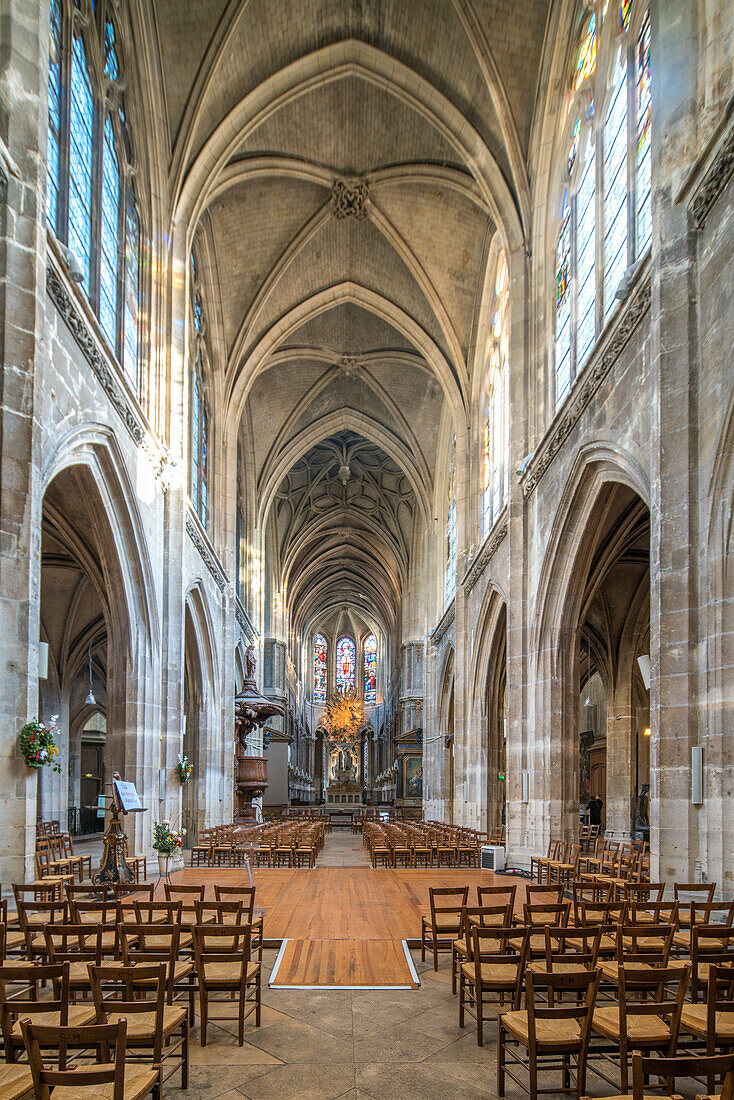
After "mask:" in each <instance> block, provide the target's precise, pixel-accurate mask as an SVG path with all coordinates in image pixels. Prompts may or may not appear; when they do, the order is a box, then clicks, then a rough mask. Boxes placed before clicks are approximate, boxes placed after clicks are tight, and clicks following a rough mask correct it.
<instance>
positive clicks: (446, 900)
mask: <svg viewBox="0 0 734 1100" xmlns="http://www.w3.org/2000/svg"><path fill="white" fill-rule="evenodd" d="M643 885H647V886H648V889H647V893H646V896H643V893H644V892H643V890H642V886H643ZM678 886H679V889H678V891H677V894H679V895H680V896H682V895H683V894H684V893H685V891H686V884H678ZM574 887H575V890H574V897H573V909H572V901H571V900H569V899H565V898H564V897H563V889H562V887H557V888H556V887H550V886H546V885H543V886H528V887H527V898H526V901H525V904H524V905H523V910H522V915H521V916H520V915H519V914H518V913H516V894H517V887H516V886H515V885H514V884H513V885H509V886H495V887H482V886H478V887H477V902H478V905H477V906H473V907H472V906H469V904H468V894H469V887H468V886H466V887H463V888H460V889H450V888H434V889H431V890H430V891H429V901H430V913H429V914H426V915H424V917H423V919H422V927H421V950H422V956H423V958H425V951H426V949H427V948H428V949H432V950H433V953H434V967H437V952H438V950H441V949H446V945H447V943H448V946H449V949H450V950H451V952H452V988H453V991H454V992H456V991H457V978H458V992H459V1022H460V1026H462V1027H463V1026H464V1023H465V1015H467V1014H468V1015H470V1016H473V1017H474V1018H475V1019H476V1021H477V1042H478V1043H479V1044H480V1045H481V1044H482V1041H483V1033H484V1021H485V1016H486V1012H485V1009H486V1008H487V1007H488V1006H489V1005H490V1004H492V1005H497V1006H498V1093H499V1095H500V1096H503V1095H504V1088H505V1077H506V1076H510V1077H512V1078H513V1079H514V1080H515V1081H516V1082H517V1083H519V1084H521V1085H522V1086H523V1087H525V1085H524V1083H523V1081H521V1080H519V1079H518V1078H517V1077H515V1075H514V1072H513V1070H511V1069H509V1068H508V1065H507V1062H508V1060H509V1061H510V1062H511V1063H512V1062H514V1063H515V1064H516V1065H523V1066H524V1067H525V1070H526V1071H527V1073H528V1079H529V1085H530V1088H529V1091H530V1093H531V1096H536V1095H537V1092H538V1088H537V1074H538V1071H539V1070H540V1069H551V1068H561V1069H562V1070H563V1074H564V1087H565V1088H566V1089H567V1088H568V1085H569V1083H570V1078H569V1075H570V1069H571V1060H572V1059H573V1060H574V1061H575V1064H576V1069H577V1089H576V1090H574V1091H577V1095H579V1094H580V1093H581V1091H583V1089H584V1087H585V1072H586V1061H587V1058H591V1059H592V1060H593V1061H594V1063H595V1065H594V1067H593V1068H594V1072H596V1073H597V1074H598V1075H599V1076H601V1077H603V1078H605V1079H606V1080H609V1078H608V1077H606V1075H605V1073H604V1072H603V1070H601V1069H599V1068H598V1066H597V1064H598V1063H600V1064H606V1065H609V1064H612V1065H614V1067H615V1068H616V1069H617V1070H618V1072H619V1076H620V1086H621V1092H622V1093H626V1092H627V1085H628V1067H629V1055H630V1053H631V1050H632V1049H634V1048H638V1049H641V1050H643V1051H648V1052H651V1051H662V1052H663V1053H664V1054H666V1055H667V1056H669V1057H672V1056H674V1055H675V1054H676V1051H677V1048H678V1042H679V1033H682V1034H683V1035H684V1036H685V1039H686V1045H689V1046H691V1047H692V1049H699V1050H704V1051H705V1053H706V1055H707V1056H714V1055H716V1054H717V1053H719V1052H720V1051H721V1050H722V1049H727V1047H731V1046H732V1045H734V1024H732V1023H731V1020H733V1019H734V929H733V928H732V922H733V919H734V902H732V903H714V902H711V901H706V902H702V901H700V896H699V899H694V900H692V901H691V902H690V905H689V908H688V919H687V921H686V922H685V923H681V921H680V918H679V906H680V900H679V897H678V896H676V897H675V898H674V899H673V900H671V901H667V902H666V901H664V900H663V898H662V891H660V889H659V887H658V886H652V887H651V888H650V884H640V890H639V894H640V896H639V897H636V898H635V897H632V898H630V899H629V900H628V901H627V902H625V903H619V902H614V901H610V900H608V899H609V897H610V896H611V894H610V893H608V894H607V900H605V901H599V900H597V899H596V898H595V897H594V896H593V893H592V892H591V891H590V884H589V883H585V882H579V883H575V884H574ZM702 991H705V994H706V1000H705V1003H700V1002H699V999H698V998H699V995H700V993H701V992H702ZM687 992H688V994H689V997H690V1001H689V1002H686V994H687ZM523 995H524V996H525V1008H524V1009H522V1008H521V1003H522V997H523ZM568 996H570V997H571V1000H572V1002H573V1003H572V1004H568V1002H567V1000H566V998H567V997H568ZM603 998H606V1002H605V1001H604V999H603ZM505 1000H506V1001H507V1002H508V1003H509V1005H510V1011H509V1012H502V1008H503V1007H504V1003H505ZM722 1013H723V1014H724V1015H722ZM551 1022H552V1024H551ZM708 1087H709V1088H713V1083H712V1078H711V1077H710V1078H709V1081H708Z"/></svg>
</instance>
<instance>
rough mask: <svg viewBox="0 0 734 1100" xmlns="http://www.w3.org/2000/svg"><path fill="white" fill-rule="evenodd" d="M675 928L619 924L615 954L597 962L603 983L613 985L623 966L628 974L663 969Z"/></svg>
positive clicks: (663, 925)
mask: <svg viewBox="0 0 734 1100" xmlns="http://www.w3.org/2000/svg"><path fill="white" fill-rule="evenodd" d="M674 931H675V929H674V928H673V925H672V924H624V925H618V927H617V942H616V948H615V957H614V959H604V960H603V961H602V962H601V963H600V966H601V976H602V983H603V984H604V985H609V986H616V985H617V982H618V980H619V972H620V970H622V969H626V970H627V972H628V974H629V973H632V971H633V970H635V971H651V970H660V969H665V968H666V967H667V965H668V959H669V958H670V948H671V946H672V943H673V933H674ZM622 1091H624V1090H622Z"/></svg>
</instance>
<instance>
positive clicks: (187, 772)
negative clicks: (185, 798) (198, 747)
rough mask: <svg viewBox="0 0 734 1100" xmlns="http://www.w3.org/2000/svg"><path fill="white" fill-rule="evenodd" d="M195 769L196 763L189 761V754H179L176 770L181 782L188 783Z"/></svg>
mask: <svg viewBox="0 0 734 1100" xmlns="http://www.w3.org/2000/svg"><path fill="white" fill-rule="evenodd" d="M193 770H194V765H193V764H191V763H189V758H188V756H179V758H178V764H177V765H176V772H177V774H178V778H179V781H180V782H181V783H188V781H189V779H190V777H191V773H192V771H193Z"/></svg>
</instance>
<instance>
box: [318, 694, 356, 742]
mask: <svg viewBox="0 0 734 1100" xmlns="http://www.w3.org/2000/svg"><path fill="white" fill-rule="evenodd" d="M364 721H365V718H364V703H363V701H362V699H361V698H360V697H359V696H358V695H357V693H356V692H355V691H354V689H353V688H349V689H347V690H344V691H337V692H335V693H334V694H333V695H331V696H330V697H329V700H328V702H327V704H326V707H325V709H324V713H323V714H322V716H321V721H320V723H319V725H321V726H322V727H323V728H324V729H325V730H326V732H327V733H328V735H329V740H330V741H337V742H340V743H345V742H349V741H356V739H357V737H358V736H359V733H360V730H361V729H362V726H363V725H364Z"/></svg>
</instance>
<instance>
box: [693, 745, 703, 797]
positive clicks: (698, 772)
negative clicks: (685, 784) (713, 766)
mask: <svg viewBox="0 0 734 1100" xmlns="http://www.w3.org/2000/svg"><path fill="white" fill-rule="evenodd" d="M691 802H692V803H693V805H694V806H700V805H701V803H702V802H703V749H702V748H701V746H700V745H695V746H694V747H693V748H692V749H691Z"/></svg>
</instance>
